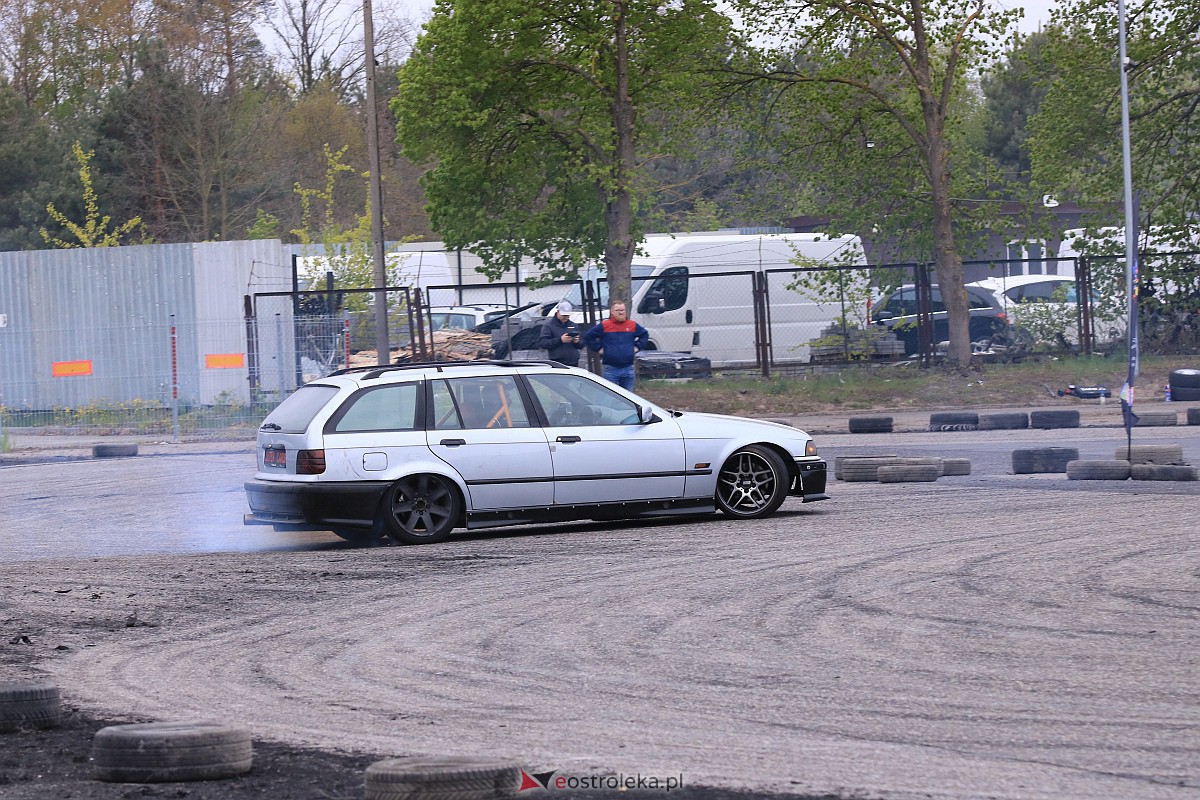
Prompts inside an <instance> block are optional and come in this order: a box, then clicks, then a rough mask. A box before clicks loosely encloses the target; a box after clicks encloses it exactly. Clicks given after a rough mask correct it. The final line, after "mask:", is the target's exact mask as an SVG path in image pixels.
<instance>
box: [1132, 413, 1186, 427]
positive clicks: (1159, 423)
mask: <svg viewBox="0 0 1200 800" xmlns="http://www.w3.org/2000/svg"><path fill="white" fill-rule="evenodd" d="M1137 418H1138V421H1137V423H1136V424H1135V425H1134V427H1135V428H1161V427H1165V426H1168V425H1178V424H1179V418H1178V417H1177V416H1176V415H1175V412H1174V411H1143V412H1142V413H1140V414H1138V415H1137Z"/></svg>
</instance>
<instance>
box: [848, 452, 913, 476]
mask: <svg viewBox="0 0 1200 800" xmlns="http://www.w3.org/2000/svg"><path fill="white" fill-rule="evenodd" d="M848 458H899V456H898V455H896V454H895V453H880V454H878V455H861V456H834V458H833V477H834V478H836V479H837V480H839V481H840V480H841V479H842V465H843V464H844V463H845V462H846V459H848Z"/></svg>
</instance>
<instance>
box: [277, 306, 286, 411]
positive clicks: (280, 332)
mask: <svg viewBox="0 0 1200 800" xmlns="http://www.w3.org/2000/svg"><path fill="white" fill-rule="evenodd" d="M275 363H276V364H277V365H278V366H279V399H280V400H283V387H284V386H286V385H287V384H286V383H285V381H286V380H287V368H286V367H285V366H284V364H283V315H282V314H280V313H279V312H278V311H277V312H275Z"/></svg>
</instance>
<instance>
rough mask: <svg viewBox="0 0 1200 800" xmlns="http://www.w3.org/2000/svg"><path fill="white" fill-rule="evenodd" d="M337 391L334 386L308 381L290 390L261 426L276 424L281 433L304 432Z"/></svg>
mask: <svg viewBox="0 0 1200 800" xmlns="http://www.w3.org/2000/svg"><path fill="white" fill-rule="evenodd" d="M337 393H338V389H337V387H336V386H326V385H324V384H320V383H310V384H307V385H305V386H301V387H300V388H299V389H297V390H296V391H294V392H292V393H291V394H290V395H288V396H287V397H286V398H284V400H283V402H282V403H280V404H279V405H278V406H276V407H275V410H274V411H272V412H271V413H270V414H268V415H267V418H266V419H265V420H263V424H262V427H264V428H269V427H273V426H278V430H279V431H280V432H282V433H304V431H306V430H307V429H308V423H310V422H312V420H313V417H315V416H316V415H317V412H319V411H320V410H321V409H322V408H324V407H325V404H326V403H328V402H329V401H330V400H332V399H333V397H334V395H336V394H337Z"/></svg>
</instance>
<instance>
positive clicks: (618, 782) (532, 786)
mask: <svg viewBox="0 0 1200 800" xmlns="http://www.w3.org/2000/svg"><path fill="white" fill-rule="evenodd" d="M682 788H683V773H682V772H681V773H679V774H678V775H642V774H641V773H636V774H634V775H626V774H625V773H615V774H614V773H607V774H590V775H568V774H567V773H565V772H561V771H559V770H550V771H549V772H529V771H528V770H524V769H522V770H521V786H520V788H519V789H518V790H517V791H518V792H529V791H537V790H542V791H547V792H555V791H560V792H565V791H577V792H589V791H591V792H611V791H647V792H654V791H658V792H673V791H676V790H678V789H682Z"/></svg>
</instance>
